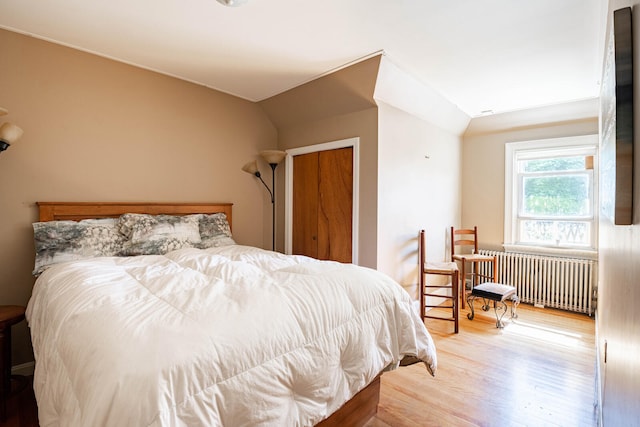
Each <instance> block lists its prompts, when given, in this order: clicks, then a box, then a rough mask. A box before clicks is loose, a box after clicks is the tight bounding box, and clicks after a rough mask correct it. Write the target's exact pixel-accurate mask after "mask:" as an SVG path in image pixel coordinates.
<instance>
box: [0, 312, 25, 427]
mask: <svg viewBox="0 0 640 427" xmlns="http://www.w3.org/2000/svg"><path fill="white" fill-rule="evenodd" d="M24 311H25V308H24V307H22V306H20V305H1V306H0V347H1V350H0V419H1V420H2V421H4V420H6V418H7V399H8V398H9V395H10V394H11V326H13V325H15V324H16V323H18V322H21V321H22V320H24Z"/></svg>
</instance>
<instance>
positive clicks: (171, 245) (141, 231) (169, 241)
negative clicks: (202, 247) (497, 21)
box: [118, 214, 201, 255]
mask: <svg viewBox="0 0 640 427" xmlns="http://www.w3.org/2000/svg"><path fill="white" fill-rule="evenodd" d="M118 226H119V229H120V232H121V233H122V234H123V235H124V236H125V237H126V238H127V239H128V240H127V241H126V242H125V244H124V249H123V251H122V254H123V255H163V254H166V253H167V252H170V251H174V250H176V249H182V248H194V247H196V246H197V245H198V244H200V241H201V239H200V230H199V224H198V217H197V215H188V216H175V215H148V214H124V215H121V216H120V218H119V219H118Z"/></svg>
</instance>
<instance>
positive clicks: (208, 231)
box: [193, 213, 236, 249]
mask: <svg viewBox="0 0 640 427" xmlns="http://www.w3.org/2000/svg"><path fill="white" fill-rule="evenodd" d="M193 216H197V217H198V218H199V228H200V238H201V239H202V241H201V242H200V244H199V245H198V246H197V247H198V248H201V249H207V248H216V247H219V246H228V245H235V244H236V242H235V241H234V240H233V238H232V237H231V227H229V222H228V221H227V216H226V215H225V214H224V213H215V214H199V215H193Z"/></svg>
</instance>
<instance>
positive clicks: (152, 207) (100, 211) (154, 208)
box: [36, 202, 233, 227]
mask: <svg viewBox="0 0 640 427" xmlns="http://www.w3.org/2000/svg"><path fill="white" fill-rule="evenodd" d="M36 204H37V205H38V211H39V215H38V217H39V220H40V221H62V220H73V221H79V220H81V219H89V218H115V217H118V216H120V215H122V214H124V213H146V214H151V215H159V214H166V215H189V214H199V213H205V214H212V213H218V212H224V213H225V214H226V215H227V221H228V222H229V226H230V227H231V207H232V206H233V203H129V202H124V203H120V202H36Z"/></svg>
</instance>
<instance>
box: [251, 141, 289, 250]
mask: <svg viewBox="0 0 640 427" xmlns="http://www.w3.org/2000/svg"><path fill="white" fill-rule="evenodd" d="M260 155H261V156H262V158H263V159H264V160H265V161H266V162H267V163H269V166H271V189H270V188H269V186H268V185H267V183H266V182H264V180H263V179H262V175H261V174H260V170H259V169H258V161H257V160H254V161H252V162H249V163H247V164H245V165H244V166H243V167H242V170H243V171H245V172H247V173H250V174H251V175H253V176H255V177H256V178H258V179H259V180H260V182H262V185H264V188H266V189H267V191H268V192H269V196H270V197H271V211H272V212H271V249H272V250H274V251H275V250H276V167H278V164H279V163H280V162H282V160H284V158H285V157H286V156H287V153H285V152H284V151H279V150H265V151H262V152H260Z"/></svg>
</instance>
